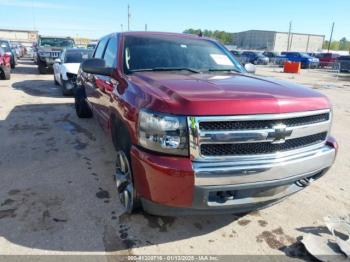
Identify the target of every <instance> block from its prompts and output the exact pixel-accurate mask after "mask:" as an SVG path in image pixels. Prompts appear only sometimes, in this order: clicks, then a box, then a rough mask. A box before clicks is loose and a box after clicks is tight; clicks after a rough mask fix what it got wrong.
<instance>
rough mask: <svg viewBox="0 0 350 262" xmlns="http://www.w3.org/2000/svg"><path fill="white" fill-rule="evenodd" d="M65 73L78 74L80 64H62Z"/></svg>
mask: <svg viewBox="0 0 350 262" xmlns="http://www.w3.org/2000/svg"><path fill="white" fill-rule="evenodd" d="M64 67H65V69H66V72H67V73H71V74H76V75H77V74H78V71H79V67H80V63H64Z"/></svg>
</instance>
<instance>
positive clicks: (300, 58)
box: [281, 52, 320, 69]
mask: <svg viewBox="0 0 350 262" xmlns="http://www.w3.org/2000/svg"><path fill="white" fill-rule="evenodd" d="M281 54H282V55H283V56H285V57H286V58H287V60H288V61H291V62H300V63H301V68H304V69H305V68H317V67H318V66H319V63H320V60H319V59H318V58H315V57H312V56H310V55H309V54H307V53H303V52H282V53H281Z"/></svg>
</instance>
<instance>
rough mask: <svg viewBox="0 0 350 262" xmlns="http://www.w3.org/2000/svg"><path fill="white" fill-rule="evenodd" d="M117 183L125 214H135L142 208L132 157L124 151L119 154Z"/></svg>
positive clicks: (116, 173)
mask: <svg viewBox="0 0 350 262" xmlns="http://www.w3.org/2000/svg"><path fill="white" fill-rule="evenodd" d="M115 182H116V188H117V193H118V197H119V201H120V203H121V204H122V207H123V210H124V212H125V213H129V214H131V213H134V212H135V211H137V210H138V209H139V208H140V203H139V199H138V198H137V194H136V190H135V187H134V183H133V177H132V170H131V165H130V157H128V156H127V155H126V153H125V152H124V151H123V150H119V151H118V152H117V161H116V170H115Z"/></svg>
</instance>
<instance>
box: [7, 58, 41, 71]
mask: <svg viewBox="0 0 350 262" xmlns="http://www.w3.org/2000/svg"><path fill="white" fill-rule="evenodd" d="M11 74H15V75H19V74H26V75H38V70H37V67H36V65H35V64H34V62H33V60H29V59H20V60H18V64H17V65H16V68H14V69H12V70H11Z"/></svg>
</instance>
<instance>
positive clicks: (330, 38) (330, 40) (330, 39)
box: [328, 22, 334, 53]
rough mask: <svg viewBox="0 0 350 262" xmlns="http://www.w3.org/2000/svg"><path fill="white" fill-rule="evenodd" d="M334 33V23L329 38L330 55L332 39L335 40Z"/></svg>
mask: <svg viewBox="0 0 350 262" xmlns="http://www.w3.org/2000/svg"><path fill="white" fill-rule="evenodd" d="M333 31H334V22H333V24H332V30H331V36H330V37H329V43H328V53H329V49H331V43H332V38H333Z"/></svg>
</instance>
